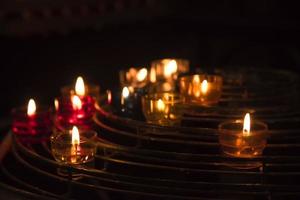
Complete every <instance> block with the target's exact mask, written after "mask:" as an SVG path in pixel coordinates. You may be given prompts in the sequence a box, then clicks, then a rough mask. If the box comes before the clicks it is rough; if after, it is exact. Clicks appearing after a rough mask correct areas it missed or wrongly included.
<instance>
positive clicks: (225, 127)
mask: <svg viewBox="0 0 300 200" xmlns="http://www.w3.org/2000/svg"><path fill="white" fill-rule="evenodd" d="M267 130H268V127H267V125H266V124H264V123H263V122H259V121H252V122H251V123H250V114H249V113H247V114H246V115H245V118H244V121H243V120H235V121H228V122H223V123H221V124H220V125H219V141H220V145H221V147H222V150H223V152H224V153H225V154H227V155H229V156H233V157H240V158H252V157H256V156H260V155H262V153H263V150H264V148H265V146H266V144H267Z"/></svg>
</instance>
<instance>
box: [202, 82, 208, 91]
mask: <svg viewBox="0 0 300 200" xmlns="http://www.w3.org/2000/svg"><path fill="white" fill-rule="evenodd" d="M207 89H208V83H207V80H203V81H202V83H201V92H202V93H203V94H206V92H207Z"/></svg>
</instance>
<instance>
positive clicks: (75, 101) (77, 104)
mask: <svg viewBox="0 0 300 200" xmlns="http://www.w3.org/2000/svg"><path fill="white" fill-rule="evenodd" d="M72 106H73V109H74V110H80V109H81V108H82V103H81V100H80V98H79V97H78V96H77V95H74V96H73V97H72Z"/></svg>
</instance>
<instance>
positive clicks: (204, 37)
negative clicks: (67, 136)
mask: <svg viewBox="0 0 300 200" xmlns="http://www.w3.org/2000/svg"><path fill="white" fill-rule="evenodd" d="M299 19H300V12H299V7H298V6H297V4H292V3H290V2H287V1H281V0H252V1H250V0H247V1H240V0H210V1H184V0H182V1H180V0H166V1H163V0H106V1H105V0H89V1H88V0H85V1H83V0H81V1H80V0H78V1H74V0H73V1H71V0H60V1H57V0H51V1H50V0H43V1H41V0H39V1H34V0H2V1H1V2H0V56H1V57H0V58H1V62H0V65H1V72H0V75H1V78H0V84H1V86H0V89H1V95H0V96H1V105H0V117H1V118H4V117H6V116H8V115H9V112H10V110H11V109H12V108H13V107H14V106H20V105H25V104H27V102H28V99H29V98H30V97H34V98H35V99H36V100H37V102H38V104H50V103H51V102H52V100H53V98H54V97H55V96H57V95H59V89H60V87H62V86H63V85H66V84H74V81H75V78H76V77H77V76H78V75H82V76H83V77H84V78H85V79H86V80H87V82H92V83H96V84H99V85H100V86H101V87H102V88H103V89H104V88H108V87H110V86H112V85H116V84H117V82H118V71H119V70H120V69H123V68H128V67H130V66H144V65H147V64H148V63H150V61H151V60H153V59H157V58H162V57H183V58H187V59H189V60H191V64H192V67H207V68H210V67H228V66H234V67H241V66H246V67H270V68H284V69H291V70H295V71H296V72H298V71H299V69H300V68H299V63H300V48H299V47H300V45H299V39H298V38H299V37H300V31H299V22H300V21H299Z"/></svg>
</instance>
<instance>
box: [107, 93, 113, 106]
mask: <svg viewBox="0 0 300 200" xmlns="http://www.w3.org/2000/svg"><path fill="white" fill-rule="evenodd" d="M106 93H107V102H108V103H109V104H110V103H111V100H112V94H111V91H110V90H107V91H106Z"/></svg>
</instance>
